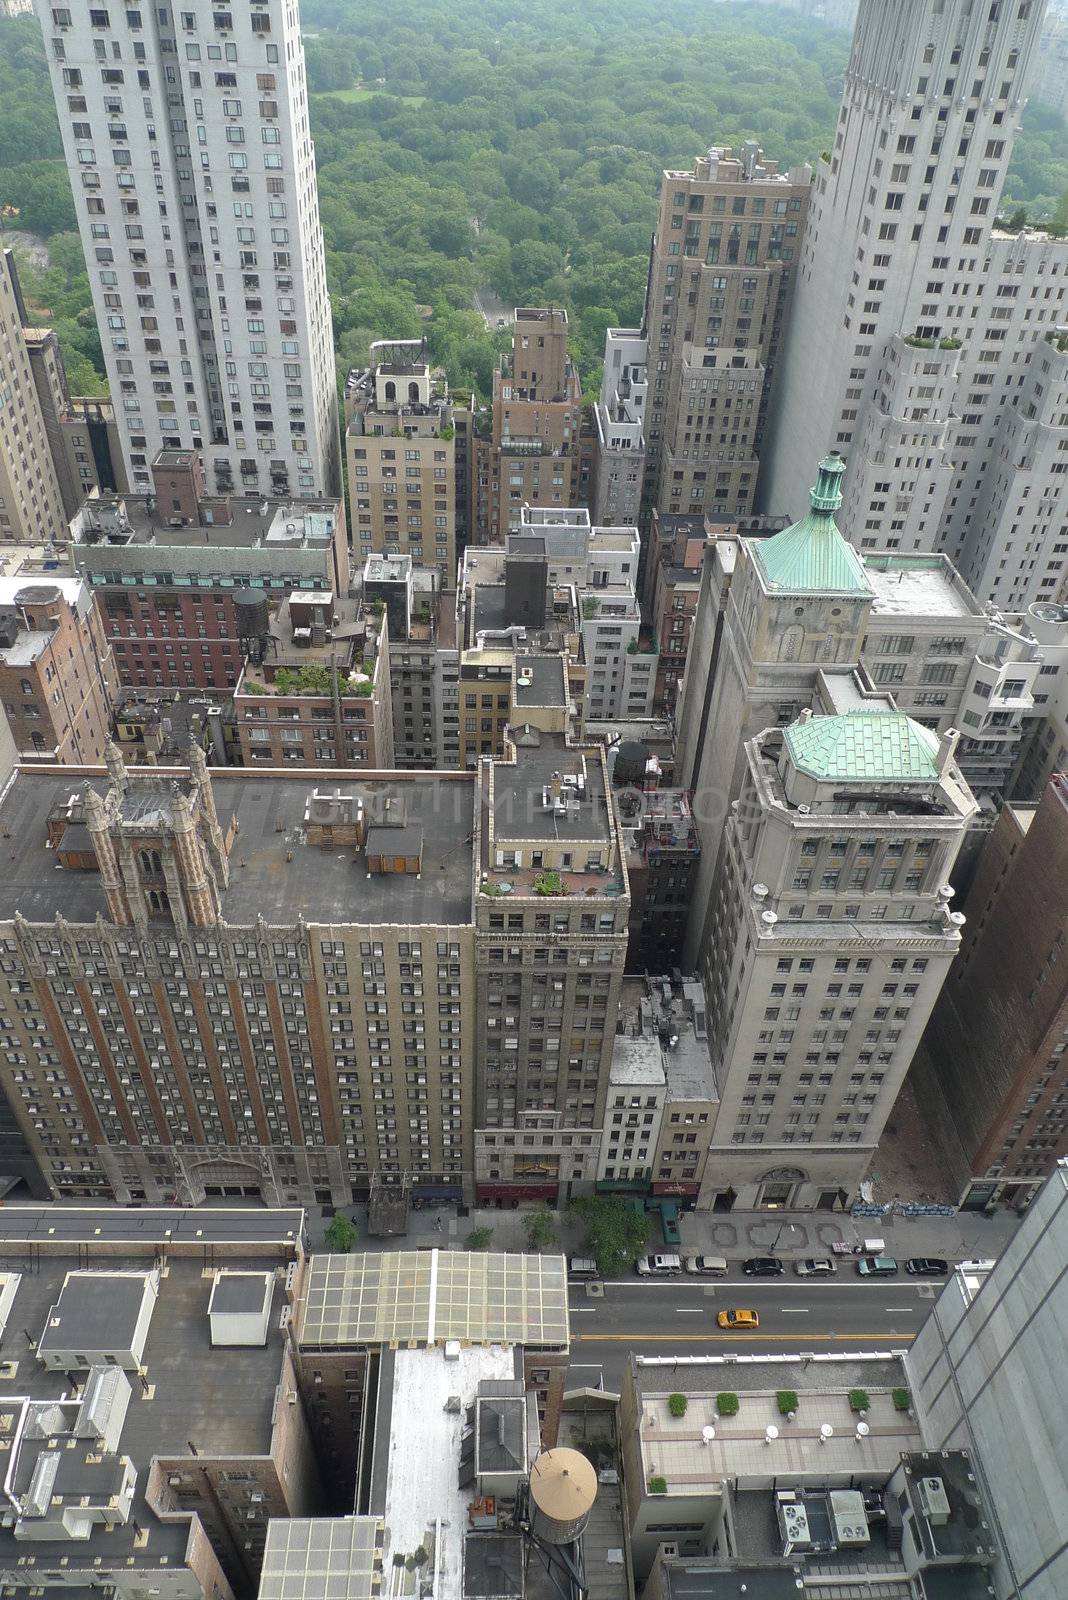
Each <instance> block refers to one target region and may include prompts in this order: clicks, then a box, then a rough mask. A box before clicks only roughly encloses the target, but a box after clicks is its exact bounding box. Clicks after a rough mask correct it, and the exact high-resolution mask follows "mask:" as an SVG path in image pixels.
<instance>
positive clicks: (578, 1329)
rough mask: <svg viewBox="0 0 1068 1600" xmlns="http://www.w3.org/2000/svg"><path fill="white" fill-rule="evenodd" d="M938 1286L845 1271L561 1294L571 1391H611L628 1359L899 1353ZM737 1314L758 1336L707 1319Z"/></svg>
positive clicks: (633, 1284)
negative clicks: (748, 1316)
mask: <svg viewBox="0 0 1068 1600" xmlns="http://www.w3.org/2000/svg"><path fill="white" fill-rule="evenodd" d="M941 1287H942V1281H927V1282H920V1281H915V1280H910V1279H908V1278H906V1277H905V1276H904V1274H902V1275H901V1276H900V1277H899V1278H891V1279H888V1280H885V1281H882V1282H877V1283H866V1282H862V1281H861V1280H860V1279H859V1278H857V1277H855V1276H854V1275H853V1268H852V1265H851V1264H850V1265H846V1266H845V1267H844V1268H843V1269H842V1271H840V1272H839V1274H838V1276H837V1277H836V1278H833V1279H830V1280H827V1279H823V1280H814V1279H802V1278H796V1277H794V1276H793V1274H792V1273H791V1274H790V1275H789V1276H784V1277H782V1278H780V1279H777V1280H769V1279H764V1280H763V1281H757V1280H753V1279H748V1278H745V1277H743V1276H742V1275H741V1273H740V1272H739V1273H733V1272H732V1274H731V1276H730V1277H729V1278H718V1279H705V1280H700V1279H694V1278H672V1279H666V1280H660V1281H658V1282H654V1283H647V1282H639V1281H638V1280H637V1279H633V1280H629V1281H628V1280H626V1279H619V1280H609V1281H607V1282H606V1283H605V1284H604V1294H603V1296H601V1295H599V1294H596V1293H594V1294H592V1295H591V1294H590V1293H589V1292H588V1288H587V1285H586V1284H584V1283H575V1282H572V1283H571V1285H570V1306H571V1353H572V1361H571V1376H570V1380H569V1381H570V1383H571V1384H572V1386H574V1387H577V1386H578V1385H580V1384H582V1385H586V1386H589V1387H591V1388H592V1387H598V1386H602V1385H603V1387H604V1388H606V1389H609V1390H612V1391H614V1392H618V1391H619V1385H620V1383H621V1381H622V1376H623V1371H624V1369H625V1367H626V1362H627V1357H628V1355H629V1354H630V1352H631V1351H634V1352H636V1353H638V1354H645V1355H659V1356H663V1355H669V1354H671V1353H673V1352H674V1353H675V1354H677V1355H679V1356H696V1355H721V1356H722V1355H756V1354H763V1355H768V1354H776V1355H782V1354H793V1353H795V1352H800V1351H806V1350H811V1351H813V1352H816V1353H821V1354H828V1353H831V1352H833V1351H835V1350H840V1351H841V1352H842V1353H843V1354H845V1353H848V1352H851V1351H857V1350H888V1349H892V1348H901V1347H903V1346H905V1345H906V1344H908V1343H909V1342H910V1341H911V1339H912V1338H913V1337H914V1335H915V1333H916V1330H917V1329H918V1328H919V1326H920V1324H921V1322H922V1321H923V1320H924V1318H925V1317H926V1316H927V1314H928V1312H929V1310H930V1307H931V1302H932V1301H933V1299H934V1297H935V1296H936V1295H937V1294H938V1293H939V1291H940V1289H941ZM729 1306H744V1307H748V1308H750V1309H752V1310H754V1311H757V1312H758V1313H759V1315H760V1328H759V1331H758V1332H756V1333H752V1334H744V1333H736V1332H727V1331H724V1330H723V1329H720V1328H718V1327H717V1326H716V1315H717V1313H718V1312H720V1311H723V1310H725V1309H726V1308H727V1307H729Z"/></svg>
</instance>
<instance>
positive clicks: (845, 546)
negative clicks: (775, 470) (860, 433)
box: [753, 452, 871, 594]
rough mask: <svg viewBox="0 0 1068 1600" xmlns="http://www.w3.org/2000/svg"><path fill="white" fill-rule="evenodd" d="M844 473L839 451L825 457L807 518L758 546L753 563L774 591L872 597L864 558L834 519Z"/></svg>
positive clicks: (812, 492) (821, 463)
mask: <svg viewBox="0 0 1068 1600" xmlns="http://www.w3.org/2000/svg"><path fill="white" fill-rule="evenodd" d="M844 472H845V462H844V461H843V460H842V457H841V456H840V455H838V453H837V452H833V453H832V454H831V455H829V456H825V457H824V458H823V460H822V461H821V462H820V470H819V477H818V478H817V480H816V484H815V487H814V488H813V489H812V490H811V493H810V498H811V501H812V505H811V508H810V510H809V512H808V514H807V516H804V517H802V518H801V521H800V522H795V523H794V524H793V526H792V527H789V528H784V529H783V531H782V532H781V533H776V534H775V535H774V536H773V537H772V538H770V539H762V540H760V541H758V542H757V543H756V544H755V545H754V546H753V559H754V560H755V561H756V563H757V565H758V566H759V568H760V570H761V572H762V573H763V574H764V578H765V581H766V582H767V584H768V587H769V588H771V589H781V590H785V591H786V592H787V593H788V594H789V593H805V594H809V593H820V594H826V593H834V594H870V593H871V585H870V584H869V582H868V580H867V578H866V577H865V575H864V567H863V564H862V562H861V560H860V557H859V556H858V555H857V553H856V551H855V550H854V549H853V547H852V545H851V544H849V542H848V541H847V540H846V539H843V537H842V535H841V534H840V533H839V531H838V527H837V524H836V523H835V520H834V513H835V512H836V511H837V510H838V508H839V506H840V505H841V504H842V474H843V473H844Z"/></svg>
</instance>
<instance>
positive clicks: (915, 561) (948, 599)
mask: <svg viewBox="0 0 1068 1600" xmlns="http://www.w3.org/2000/svg"><path fill="white" fill-rule="evenodd" d="M863 561H864V571H865V573H866V574H867V577H868V582H869V584H870V585H871V587H872V589H873V590H874V592H875V604H874V605H873V606H872V610H871V614H872V619H873V621H874V619H875V618H877V617H882V616H900V617H945V618H946V619H947V620H948V619H949V618H951V617H975V618H980V617H982V616H983V615H984V613H983V609H982V607H981V606H980V605H979V603H978V601H977V600H976V599H975V598H974V596H973V595H972V593H971V590H970V589H969V588H968V586H967V584H966V583H965V582H964V579H963V578H962V577H961V576H960V574H959V573H958V572H957V569H956V567H954V565H953V563H952V562H951V561H950V559H949V557H948V556H943V555H937V556H924V555H914V556H907V555H905V556H899V555H886V554H874V555H867V554H865V556H864V558H863Z"/></svg>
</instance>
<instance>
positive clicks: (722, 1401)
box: [716, 1389, 738, 1417]
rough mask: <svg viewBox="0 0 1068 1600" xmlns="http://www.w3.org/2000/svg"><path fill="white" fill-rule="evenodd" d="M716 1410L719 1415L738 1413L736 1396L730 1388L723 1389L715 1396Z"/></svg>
mask: <svg viewBox="0 0 1068 1600" xmlns="http://www.w3.org/2000/svg"><path fill="white" fill-rule="evenodd" d="M716 1410H717V1411H718V1412H719V1414H720V1416H721V1417H735V1416H737V1415H738V1396H737V1395H736V1394H735V1393H734V1392H733V1391H732V1390H730V1389H724V1390H723V1392H722V1393H721V1394H717V1396H716Z"/></svg>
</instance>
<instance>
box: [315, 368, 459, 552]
mask: <svg viewBox="0 0 1068 1600" xmlns="http://www.w3.org/2000/svg"><path fill="white" fill-rule="evenodd" d="M371 358H372V362H373V363H374V364H373V365H372V366H371V367H369V368H368V369H367V370H366V371H364V372H357V371H353V372H350V373H349V376H348V381H347V383H346V385H345V424H346V426H345V463H346V472H347V475H348V484H349V505H350V507H351V527H352V543H353V548H354V549H358V551H359V554H360V557H361V559H366V557H367V556H369V555H371V554H379V555H381V554H389V555H402V556H411V558H412V560H413V562H414V563H415V564H416V565H417V566H425V567H436V568H437V569H438V572H439V574H440V576H441V578H442V579H443V581H445V582H447V583H450V582H452V580H453V578H454V577H455V574H456V531H457V504H458V499H459V501H460V502H461V503H463V501H464V499H465V497H466V494H467V492H468V491H467V483H468V476H469V472H468V462H467V456H468V454H469V452H470V448H471V438H472V431H471V426H470V423H471V417H470V413H469V412H468V411H467V410H466V408H464V407H458V406H456V405H454V404H453V402H452V401H451V400H450V399H449V394H448V387H447V385H446V384H445V380H444V376H443V375H442V374H439V373H434V372H432V371H431V367H430V362H429V360H428V359H427V356H426V350H425V347H424V344H423V342H422V341H421V340H418V339H400V340H396V339H382V340H379V341H378V342H377V343H376V344H373V345H372V346H371ZM458 413H462V417H461V418H458ZM458 420H460V421H462V426H461V427H458V426H457V422H458ZM458 458H459V460H460V466H459V469H458ZM465 526H466V524H465Z"/></svg>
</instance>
